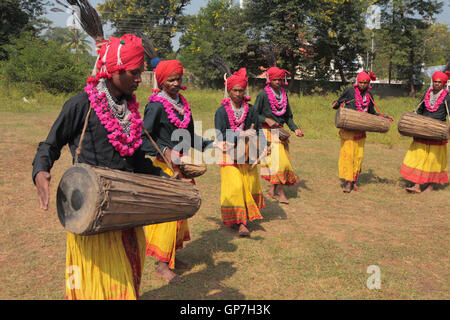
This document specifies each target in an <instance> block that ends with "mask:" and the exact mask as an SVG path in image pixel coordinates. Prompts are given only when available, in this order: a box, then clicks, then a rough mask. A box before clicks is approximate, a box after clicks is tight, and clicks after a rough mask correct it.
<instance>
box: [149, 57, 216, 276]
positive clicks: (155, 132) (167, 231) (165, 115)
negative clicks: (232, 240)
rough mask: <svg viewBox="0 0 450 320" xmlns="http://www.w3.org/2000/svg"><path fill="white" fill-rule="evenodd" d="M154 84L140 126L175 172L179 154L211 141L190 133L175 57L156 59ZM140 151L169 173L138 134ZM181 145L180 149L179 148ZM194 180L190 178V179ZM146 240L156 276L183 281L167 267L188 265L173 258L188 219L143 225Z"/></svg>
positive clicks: (180, 70) (185, 236) (189, 116)
mask: <svg viewBox="0 0 450 320" xmlns="http://www.w3.org/2000/svg"><path fill="white" fill-rule="evenodd" d="M154 72H155V78H156V82H157V86H158V88H159V89H155V90H154V91H155V93H154V94H153V95H151V96H150V98H149V103H148V104H147V106H146V107H145V111H144V128H145V129H146V130H147V131H148V132H149V134H150V135H151V137H152V139H153V140H154V141H155V143H156V145H157V146H158V148H159V149H160V150H161V151H162V152H163V153H164V155H165V158H166V159H167V160H168V161H170V165H171V166H172V168H174V170H176V171H178V173H179V176H180V177H182V174H181V172H180V171H179V164H180V162H179V160H180V158H181V157H182V156H189V151H190V149H191V147H193V148H196V149H198V150H200V151H204V150H205V149H206V148H208V147H212V141H211V140H207V139H203V138H201V137H199V136H197V135H195V133H194V130H195V129H194V120H193V118H192V110H191V107H190V105H189V103H188V102H187V100H186V99H185V98H184V96H183V95H182V94H180V90H185V89H186V87H183V86H182V82H183V65H182V64H181V62H180V61H177V60H166V61H160V62H159V63H158V65H157V66H156V68H155V69H154ZM175 130H179V132H181V131H182V130H184V133H185V134H186V136H189V139H188V140H189V143H188V144H186V143H185V142H183V141H184V140H183V141H181V143H179V142H178V141H173V140H172V134H173V133H174V131H175ZM142 140H143V146H142V149H143V150H144V152H145V153H146V154H148V155H150V156H152V157H155V158H154V160H153V163H154V164H155V166H157V167H159V168H161V169H162V170H163V171H164V172H165V173H166V174H168V175H170V176H172V175H173V174H175V172H172V170H171V169H170V167H169V166H168V164H167V163H165V161H164V158H163V157H162V156H161V155H160V154H159V153H158V150H157V149H156V148H155V146H154V145H153V144H152V143H151V141H150V140H149V139H148V137H147V136H146V135H144V134H143V135H142ZM180 146H181V148H179V147H180ZM190 181H191V182H192V183H194V180H190ZM145 235H146V239H147V251H146V253H147V255H150V256H154V257H156V258H157V259H158V267H157V268H156V275H157V276H158V277H161V278H163V279H164V280H166V281H168V282H169V283H172V284H175V283H180V282H183V281H184V280H183V279H182V278H181V277H180V276H178V275H177V274H176V273H174V272H173V271H172V270H171V269H175V268H177V269H185V268H187V267H188V265H187V264H186V263H184V262H182V261H181V260H180V259H177V258H176V255H175V253H176V251H177V250H179V249H182V248H183V246H184V242H186V241H189V240H190V239H191V238H190V232H189V223H188V220H180V221H173V222H167V223H161V224H155V225H149V226H146V227H145Z"/></svg>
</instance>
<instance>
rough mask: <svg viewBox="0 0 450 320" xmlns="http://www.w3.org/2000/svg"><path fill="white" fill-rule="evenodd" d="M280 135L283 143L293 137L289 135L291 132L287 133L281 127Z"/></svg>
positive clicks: (279, 129)
mask: <svg viewBox="0 0 450 320" xmlns="http://www.w3.org/2000/svg"><path fill="white" fill-rule="evenodd" d="M278 134H279V137H280V140H281V141H286V140H287V139H289V137H290V136H291V134H290V133H289V131H287V130H286V129H285V128H283V127H280V128H278Z"/></svg>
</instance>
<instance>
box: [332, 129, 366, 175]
mask: <svg viewBox="0 0 450 320" xmlns="http://www.w3.org/2000/svg"><path fill="white" fill-rule="evenodd" d="M339 136H340V137H341V152H340V155H339V178H341V179H344V180H345V181H352V182H353V181H356V180H358V177H359V174H360V173H361V166H362V161H363V157H364V143H365V142H366V133H365V132H360V131H350V130H345V129H340V130H339Z"/></svg>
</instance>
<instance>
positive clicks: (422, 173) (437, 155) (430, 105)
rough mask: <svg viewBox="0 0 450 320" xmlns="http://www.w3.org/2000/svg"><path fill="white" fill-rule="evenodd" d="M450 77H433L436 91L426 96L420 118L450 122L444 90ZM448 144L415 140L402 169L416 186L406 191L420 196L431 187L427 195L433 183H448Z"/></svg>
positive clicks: (404, 176) (446, 75) (446, 95)
mask: <svg viewBox="0 0 450 320" xmlns="http://www.w3.org/2000/svg"><path fill="white" fill-rule="evenodd" d="M449 74H450V73H448V72H447V73H444V72H441V71H438V72H435V73H434V74H433V77H432V80H433V87H432V88H430V89H429V90H428V91H427V92H426V94H425V96H424V98H423V99H422V103H421V104H420V106H419V109H418V110H417V114H420V115H422V116H425V117H430V118H433V119H436V120H440V121H444V122H445V121H446V120H447V114H448V106H449V105H450V95H449V94H448V92H449V90H447V89H444V87H445V85H446V84H447V81H448V75H449ZM447 141H448V140H444V141H432V140H424V139H418V138H414V139H413V141H412V143H411V146H410V147H409V150H408V152H407V153H406V156H405V159H404V160H403V164H402V167H401V168H400V174H401V175H402V177H403V178H404V179H406V180H408V181H411V182H413V183H414V186H412V187H408V188H406V191H408V192H411V193H420V192H422V190H421V186H422V185H426V184H428V187H426V189H425V190H424V192H430V191H433V183H438V184H443V183H447V182H448V176H447Z"/></svg>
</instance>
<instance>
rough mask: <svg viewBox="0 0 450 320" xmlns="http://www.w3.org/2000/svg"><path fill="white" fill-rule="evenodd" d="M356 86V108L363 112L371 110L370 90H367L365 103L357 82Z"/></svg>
mask: <svg viewBox="0 0 450 320" xmlns="http://www.w3.org/2000/svg"><path fill="white" fill-rule="evenodd" d="M354 87H355V104H356V109H357V110H358V111H361V112H367V110H369V104H370V95H369V90H367V91H366V102H365V103H364V100H363V97H362V96H361V91H359V88H358V85H357V84H355V85H354ZM363 107H364V108H363Z"/></svg>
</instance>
